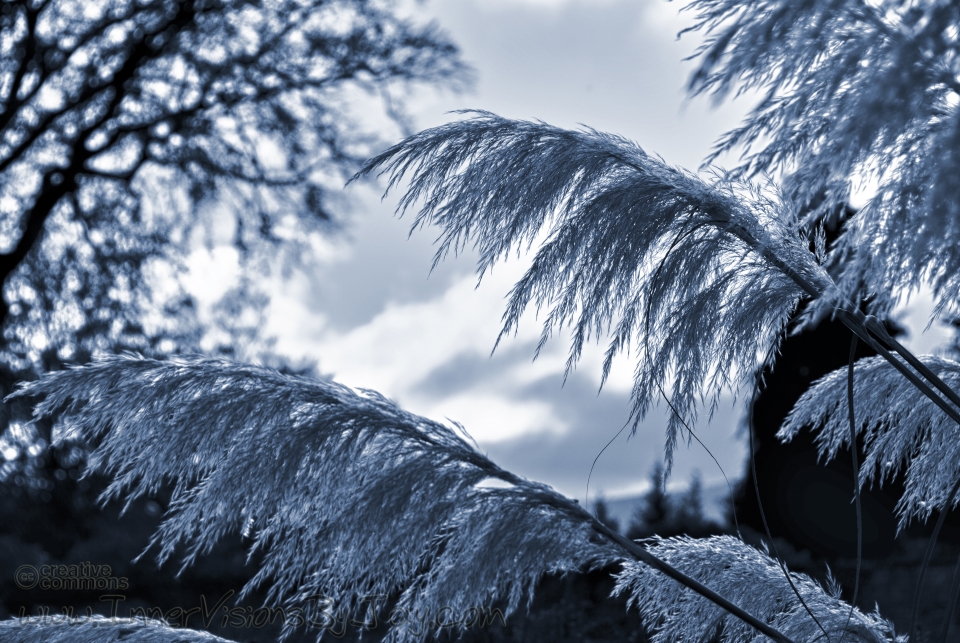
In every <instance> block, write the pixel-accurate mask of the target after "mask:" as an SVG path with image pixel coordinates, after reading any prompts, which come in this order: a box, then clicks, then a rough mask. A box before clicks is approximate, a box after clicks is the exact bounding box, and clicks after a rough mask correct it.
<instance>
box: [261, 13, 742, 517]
mask: <svg viewBox="0 0 960 643" xmlns="http://www.w3.org/2000/svg"><path fill="white" fill-rule="evenodd" d="M678 9H679V5H678V4H676V3H668V2H663V1H662V0H426V1H425V2H424V3H423V4H422V6H421V7H420V9H419V10H420V11H421V12H423V14H424V15H425V16H427V17H429V18H432V19H436V20H437V21H438V22H439V24H440V25H441V26H442V27H443V28H444V29H446V30H447V31H448V32H449V33H450V34H451V36H452V37H453V39H454V40H455V41H456V42H457V43H458V44H459V45H460V46H461V47H462V50H463V54H464V57H465V58H466V59H467V60H468V61H469V62H470V63H471V64H472V65H473V66H474V68H475V69H476V71H477V83H476V85H475V87H474V89H473V90H472V91H470V92H468V93H464V94H461V95H454V94H433V93H431V94H427V95H423V96H419V97H418V98H417V99H416V100H414V101H413V102H412V103H411V106H412V110H413V115H414V118H415V124H416V126H417V127H429V126H433V125H438V124H441V123H444V122H447V121H449V120H450V119H452V118H455V116H453V115H450V114H447V112H449V111H450V110H454V109H463V108H480V109H485V110H490V111H493V112H496V113H498V114H500V115H502V116H507V117H511V118H524V119H542V120H544V121H546V122H549V123H551V124H554V125H559V126H564V127H577V126H578V124H580V123H583V124H586V125H589V126H591V127H594V128H597V129H600V130H605V131H610V132H614V133H618V134H621V135H623V136H626V137H628V138H631V139H633V140H635V141H637V142H638V143H639V144H640V145H641V146H643V147H644V148H645V149H647V150H648V151H652V152H657V153H659V154H660V155H661V156H663V157H664V159H665V160H666V161H667V162H669V163H671V164H676V165H682V166H686V167H688V168H696V167H697V166H698V165H699V164H700V161H701V160H702V159H703V158H704V156H705V155H706V154H707V153H708V151H709V150H710V147H711V145H712V143H713V141H715V140H716V139H717V137H718V136H719V135H720V134H721V133H722V132H723V131H725V130H726V129H729V128H731V127H733V126H734V125H736V124H737V122H738V121H739V118H740V116H741V115H742V114H743V113H744V112H745V111H746V109H747V107H748V105H747V104H737V103H735V104H733V105H724V106H722V107H720V108H713V107H712V106H711V105H710V104H709V101H707V100H704V99H696V100H692V101H690V100H687V99H686V98H685V94H684V92H683V86H684V81H685V78H686V75H687V74H688V73H689V71H690V70H691V69H692V64H691V63H689V62H686V63H685V62H682V60H683V58H685V57H686V56H688V55H690V54H691V53H692V52H693V50H694V49H695V48H696V45H697V44H698V39H697V37H696V35H695V34H687V35H685V36H684V37H683V38H682V39H679V40H678V39H677V37H676V34H677V33H678V32H679V31H680V30H681V29H682V28H683V27H685V26H688V25H689V24H690V22H691V20H692V16H689V15H678ZM381 190H382V186H380V187H378V186H377V185H376V184H368V185H355V186H351V187H350V188H349V196H350V198H351V199H352V200H353V204H354V205H353V212H352V214H351V215H350V216H349V219H348V223H347V227H346V229H345V230H344V232H343V234H342V235H341V237H340V238H339V239H338V240H336V241H333V242H330V243H329V245H328V246H326V247H325V248H323V252H322V257H321V259H320V262H319V265H318V266H317V267H316V268H315V269H313V270H312V271H311V272H310V273H309V274H307V273H304V272H300V273H294V274H293V275H291V276H290V277H289V279H288V280H287V281H286V282H285V284H284V286H283V288H282V289H281V290H279V291H278V293H277V295H276V298H275V300H274V303H273V305H272V308H271V313H270V330H271V332H273V333H275V334H276V336H277V338H278V344H277V349H278V350H279V351H280V352H282V353H285V354H288V355H291V356H296V357H308V358H314V359H316V360H317V361H318V363H319V366H320V370H321V371H322V372H323V373H327V374H332V375H333V376H334V377H335V378H336V379H337V380H339V381H341V382H343V383H345V384H348V385H351V386H359V387H366V388H373V389H376V390H378V391H380V392H381V393H384V394H385V395H387V396H389V397H391V398H392V399H394V400H396V401H397V402H399V403H400V404H401V405H402V406H404V407H405V408H407V409H409V410H411V411H413V412H416V413H420V414H422V415H426V416H429V417H431V418H434V419H443V418H450V419H453V420H456V421H458V422H461V423H462V424H463V425H464V426H465V427H466V428H467V430H468V431H469V432H470V433H471V434H472V435H473V436H474V438H475V439H476V440H477V441H478V442H479V444H480V445H481V448H482V449H483V450H484V451H486V452H487V453H488V454H489V455H490V456H491V457H492V458H493V459H494V460H495V461H497V462H498V463H499V464H501V465H502V466H505V467H507V468H509V469H511V470H513V471H515V472H517V473H519V474H521V475H525V476H527V477H530V478H534V479H538V480H541V481H544V482H547V483H549V484H551V485H553V486H554V487H555V488H557V489H558V490H559V491H561V492H562V493H565V494H567V495H570V496H572V497H575V498H580V499H581V501H582V499H583V497H584V494H585V490H586V484H587V476H588V472H589V471H590V467H591V463H592V462H593V461H594V458H596V457H597V455H598V454H599V453H600V452H601V450H603V448H604V445H605V444H607V442H608V441H610V440H611V439H612V438H614V436H616V435H617V433H618V431H620V429H621V428H622V427H623V425H624V423H625V422H626V420H627V416H628V408H629V400H628V393H629V386H630V381H631V368H632V365H631V363H630V361H629V360H627V359H621V361H620V362H619V363H618V364H617V365H616V367H615V372H614V374H613V376H612V377H611V378H610V380H609V381H608V383H607V384H606V386H605V387H604V388H603V390H602V391H601V392H599V394H598V386H599V374H600V367H599V363H600V355H601V354H602V346H601V347H594V348H593V350H589V351H585V355H584V357H583V359H582V360H581V362H580V365H579V367H578V369H577V371H576V373H575V374H574V375H573V376H572V377H570V378H569V379H568V380H567V382H566V384H565V385H562V381H563V367H564V361H565V358H566V349H567V344H566V338H565V337H562V336H561V337H557V338H555V339H554V340H553V341H552V342H551V343H550V344H548V346H547V349H546V350H545V351H544V352H542V353H541V356H540V358H539V359H538V360H537V361H536V362H533V361H532V356H533V349H534V346H535V343H536V341H537V339H538V337H539V332H540V325H539V323H538V322H537V321H536V319H535V318H534V317H533V316H532V315H530V316H529V317H528V319H526V320H525V323H523V324H521V327H520V330H519V333H518V334H517V336H516V337H513V338H510V339H509V340H505V341H503V342H502V343H501V344H500V347H499V348H498V349H497V351H496V353H494V354H493V355H492V356H491V349H492V348H493V345H494V341H495V340H496V337H497V334H498V331H499V329H500V315H501V313H502V312H503V306H504V295H505V294H506V293H507V290H508V289H509V287H510V286H511V285H512V284H513V283H514V281H515V280H516V279H517V278H518V277H519V276H520V274H522V270H523V266H524V261H523V259H520V260H517V261H514V262H512V263H508V264H505V265H501V266H498V268H497V269H495V270H494V272H493V274H492V275H488V276H487V277H485V278H484V279H483V281H482V283H481V284H480V285H479V287H477V277H476V275H475V273H474V256H472V255H471V254H469V253H467V254H465V255H463V256H461V257H459V258H457V259H451V260H447V261H446V262H444V263H443V264H441V265H440V267H439V268H437V269H436V270H434V271H433V273H432V274H431V273H430V264H431V259H432V255H433V240H434V238H435V236H436V235H435V232H433V231H431V230H429V229H428V230H423V231H419V232H416V233H414V234H413V235H412V236H410V238H409V239H408V232H409V223H410V222H409V220H406V219H397V218H396V217H394V216H393V208H394V205H395V201H394V200H393V199H390V198H388V199H386V200H384V201H382V202H381V200H380V191H381ZM739 418H740V411H739V409H738V408H735V407H733V406H732V405H726V406H724V408H722V409H721V410H720V411H719V412H718V413H717V415H716V416H715V418H714V421H713V422H712V424H711V425H709V426H704V423H701V425H700V430H699V433H700V436H701V438H702V439H703V441H704V442H705V443H706V444H707V445H708V447H709V448H710V449H711V450H712V451H713V454H714V455H715V456H716V458H717V459H718V460H719V462H720V464H721V465H722V466H723V468H724V469H725V470H726V472H727V474H728V476H730V477H731V478H734V477H737V476H739V474H740V472H741V470H742V467H743V458H744V455H745V448H744V443H743V440H742V439H740V438H739V437H737V427H738V423H739ZM664 424H665V420H664V416H663V415H660V414H655V415H653V416H651V417H650V418H648V420H647V421H645V422H644V423H643V424H642V426H641V427H640V429H639V430H638V432H637V434H636V435H635V436H634V437H632V438H630V439H628V437H627V433H628V432H624V433H622V434H621V435H620V436H619V437H618V438H616V440H614V442H613V444H612V445H611V446H610V448H608V449H607V450H606V451H605V452H604V453H603V455H602V456H601V457H600V458H599V460H598V462H597V465H596V469H595V471H594V473H593V478H592V482H591V497H593V495H594V494H595V493H596V492H602V493H605V494H606V496H607V497H617V496H622V495H625V494H630V493H635V492H637V491H640V490H642V489H644V488H645V487H646V485H647V477H648V473H649V471H650V469H651V467H652V464H653V462H654V460H655V459H657V458H660V457H662V454H663V442H664V431H663V429H664ZM694 469H699V470H700V471H701V472H702V475H703V477H704V480H705V482H706V483H707V484H711V483H717V482H721V481H722V476H721V473H720V470H719V469H718V467H717V465H716V464H714V462H713V461H712V460H711V458H710V456H709V455H707V454H706V453H705V452H704V450H703V449H702V448H701V447H699V446H698V445H694V446H693V447H691V448H690V449H687V448H685V447H681V449H680V451H679V453H678V454H677V458H676V466H675V473H674V477H673V480H674V481H675V483H676V484H677V485H685V484H686V482H687V480H688V479H689V476H690V474H691V472H692V470H694Z"/></svg>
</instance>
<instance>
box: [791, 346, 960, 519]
mask: <svg viewBox="0 0 960 643" xmlns="http://www.w3.org/2000/svg"><path fill="white" fill-rule="evenodd" d="M919 359H920V360H921V361H922V362H923V363H924V364H925V365H926V366H927V367H928V368H930V370H932V371H933V372H934V373H935V374H936V375H937V376H938V377H940V378H941V379H942V380H943V381H944V382H945V383H946V384H947V385H948V386H950V387H951V388H953V389H954V390H958V389H960V363H957V362H954V361H952V360H949V359H944V358H941V357H936V356H933V355H921V356H920V358H919ZM856 374H857V376H856V380H855V383H854V396H855V397H856V400H857V418H856V419H857V422H856V430H857V435H861V434H862V435H863V448H864V454H865V455H864V461H863V464H862V466H861V467H860V485H861V487H862V486H863V485H866V484H871V483H872V482H873V481H874V480H876V481H877V482H878V483H879V484H883V483H884V482H885V481H887V480H890V479H892V478H894V477H895V476H896V475H897V474H898V473H899V472H900V471H901V470H904V469H905V470H906V490H905V492H904V494H903V497H902V498H901V499H900V501H899V502H898V503H897V508H896V510H897V514H898V516H899V518H900V523H899V528H901V529H902V528H903V527H905V526H906V525H907V524H908V523H909V521H910V520H911V519H913V518H919V519H921V520H926V519H927V518H929V517H930V514H931V513H932V512H933V511H934V510H937V511H940V510H943V509H944V506H945V505H946V504H947V501H948V499H949V497H950V493H951V489H952V488H953V486H954V484H955V483H956V481H957V480H958V478H960V428H958V426H957V423H956V422H955V421H954V420H952V419H951V418H949V417H948V416H947V415H946V414H944V413H943V412H941V411H940V409H938V408H937V407H936V406H935V405H934V404H933V403H932V402H930V400H929V399H927V398H926V397H925V396H924V395H923V393H921V392H920V391H919V390H918V389H917V388H916V387H915V386H913V385H912V384H910V382H908V381H907V380H906V379H904V378H903V377H902V376H901V375H900V374H899V373H898V372H897V371H896V370H895V369H894V368H893V367H892V366H891V365H890V364H889V363H888V362H887V361H886V360H884V359H883V358H882V357H867V358H864V359H861V360H858V361H857V363H856ZM846 377H847V369H846V367H844V368H841V369H838V370H836V371H834V372H832V373H830V374H828V375H826V376H824V377H823V378H821V379H819V380H817V381H816V382H814V384H813V385H812V386H811V387H810V388H809V389H808V390H807V391H806V392H805V393H804V394H803V395H802V396H801V397H800V400H799V401H798V402H797V404H796V406H794V407H793V410H792V411H791V412H790V415H788V416H787V419H786V420H785V421H784V425H783V427H782V428H781V429H780V431H779V433H778V434H777V437H779V438H780V439H781V440H783V441H789V440H791V439H793V437H794V436H795V435H796V434H797V433H798V432H799V431H800V430H801V429H803V428H804V427H807V428H811V430H813V431H816V432H817V436H816V438H815V441H816V444H817V447H818V449H819V451H820V456H821V457H825V458H826V459H827V460H828V461H829V460H830V459H832V458H834V457H835V456H836V454H837V452H838V451H839V450H840V449H842V448H844V447H849V446H850V428H849V425H848V418H847V415H846V404H847V400H846V384H845V378H846ZM956 505H957V498H954V499H953V505H952V506H951V507H950V508H953V507H955V506H956Z"/></svg>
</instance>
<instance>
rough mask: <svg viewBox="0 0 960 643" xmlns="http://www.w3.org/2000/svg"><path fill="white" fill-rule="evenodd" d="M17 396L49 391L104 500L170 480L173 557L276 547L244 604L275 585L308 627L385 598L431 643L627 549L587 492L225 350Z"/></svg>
mask: <svg viewBox="0 0 960 643" xmlns="http://www.w3.org/2000/svg"><path fill="white" fill-rule="evenodd" d="M17 395H21V396H23V395H28V396H40V397H42V400H41V401H39V402H38V403H37V405H36V408H35V414H36V415H37V416H38V417H44V416H54V415H59V422H58V424H57V426H56V427H55V433H54V440H55V441H59V440H63V439H65V438H68V437H69V438H70V439H76V438H80V439H83V440H86V441H88V442H89V443H92V444H95V445H97V446H96V449H95V451H94V452H93V454H92V456H91V458H90V460H89V466H90V468H91V469H92V470H96V471H100V472H103V473H105V474H107V475H110V476H113V478H114V479H113V481H112V483H111V484H110V485H109V487H108V488H107V489H106V491H105V492H104V496H103V499H104V500H106V499H111V498H116V497H118V496H121V495H124V494H125V495H126V496H127V498H128V499H131V500H132V499H133V498H135V497H138V496H140V495H142V494H146V493H150V492H153V491H156V490H157V489H158V488H159V487H160V486H161V485H164V484H168V483H173V485H174V492H173V498H172V501H171V504H170V510H169V512H168V514H167V516H166V517H165V519H164V521H163V523H162V524H161V526H160V527H159V529H158V532H157V534H156V535H155V536H154V540H153V542H152V544H155V545H158V546H159V559H160V561H164V560H166V559H167V558H169V557H170V556H171V555H173V554H174V553H175V550H176V549H177V546H178V545H185V547H186V549H185V555H184V565H185V566H186V565H188V564H190V563H191V562H192V561H193V560H194V558H195V557H196V556H197V555H199V554H201V553H206V552H209V551H210V549H211V548H212V547H213V545H214V544H215V543H216V542H217V540H218V539H220V538H222V537H224V536H226V535H228V534H231V533H238V534H239V533H243V534H245V535H249V536H251V537H252V538H253V549H254V550H263V552H264V557H263V563H262V567H261V569H260V570H259V571H258V573H257V574H256V576H255V577H254V578H253V579H252V580H251V581H250V583H249V584H248V585H247V586H246V587H245V588H244V592H243V593H242V594H241V596H243V595H245V594H246V593H247V592H249V591H250V590H251V589H253V588H254V587H257V586H259V585H260V584H266V585H267V586H268V598H267V601H268V603H270V604H271V605H274V606H284V607H288V608H299V609H300V610H302V613H303V614H304V619H305V621H306V622H313V623H318V622H319V623H323V622H325V621H324V619H325V618H327V619H329V615H330V610H331V609H334V610H336V611H337V613H338V614H345V615H346V617H347V618H350V617H355V618H356V620H357V621H359V622H364V619H365V618H366V617H367V615H368V614H369V610H370V609H371V608H374V609H376V608H378V607H380V608H383V606H384V604H385V602H386V601H387V599H388V597H389V598H390V599H395V600H396V608H395V609H394V610H393V614H392V615H391V616H392V617H393V619H392V620H393V621H394V623H395V626H394V627H393V628H392V629H391V632H390V634H389V640H391V641H393V640H398V641H399V640H421V639H423V638H425V637H426V636H428V635H429V631H424V630H428V629H429V627H430V626H428V625H427V624H428V623H430V621H431V620H432V621H434V622H436V621H437V620H438V619H439V620H440V621H441V622H442V623H444V624H446V625H448V626H449V625H451V624H452V623H457V624H459V625H460V627H463V628H466V627H470V626H471V625H473V624H475V623H476V621H477V619H478V618H479V617H480V616H482V610H490V609H492V608H493V607H494V606H499V607H502V608H503V613H504V614H505V615H509V614H510V613H511V612H512V611H513V610H514V609H516V608H517V606H518V605H519V604H520V603H521V601H522V600H523V599H524V598H527V600H529V599H530V598H531V597H532V596H531V593H532V591H533V587H534V585H535V584H536V582H537V580H538V579H539V578H540V577H541V576H542V575H543V574H545V573H555V572H556V573H562V572H567V571H574V570H581V569H590V568H596V567H600V566H603V565H606V564H609V563H611V562H613V561H616V560H619V559H620V558H622V557H623V556H624V555H625V552H623V550H622V549H621V548H619V546H617V545H616V544H614V543H612V542H610V541H609V540H606V539H604V538H602V537H601V536H600V535H598V534H597V532H596V531H595V530H594V529H593V523H594V521H593V518H592V517H591V516H590V515H589V514H588V513H587V512H586V511H584V510H583V509H582V508H580V507H579V505H577V504H576V503H574V502H573V501H571V500H568V499H567V498H565V497H563V496H561V495H559V494H558V493H556V492H555V491H553V490H552V489H550V488H549V487H547V486H546V485H542V484H538V483H535V482H530V481H527V480H525V479H523V478H520V477H518V476H516V475H514V474H512V473H510V472H508V471H504V470H503V469H501V468H499V467H498V466H497V465H495V464H494V463H493V462H491V461H490V460H489V459H487V458H486V457H485V456H484V455H482V454H481V453H479V452H478V451H477V450H476V448H474V447H473V446H471V445H470V444H469V443H468V442H467V441H466V440H465V439H464V438H463V437H461V436H460V435H459V434H458V433H456V432H455V431H454V430H453V429H451V428H449V427H447V426H445V425H442V424H439V423H436V422H433V421H431V420H428V419H426V418H422V417H419V416H416V415H413V414H411V413H407V412H405V411H403V410H402V409H400V408H398V407H397V406H396V405H395V404H393V403H392V402H390V401H389V400H387V399H385V398H383V397H382V396H380V395H379V394H377V393H375V392H373V391H366V390H361V391H359V392H357V391H354V390H352V389H349V388H347V387H345V386H342V385H339V384H336V383H333V382H329V381H323V380H310V379H305V378H300V377H292V376H285V375H281V374H279V373H276V372H274V371H271V370H268V369H264V368H260V367H255V366H242V365H237V364H232V363H229V362H225V361H221V360H213V359H200V358H190V359H178V360H171V361H166V362H159V361H154V360H147V359H136V358H131V357H115V358H110V359H106V360H104V361H102V362H100V363H97V364H94V365H90V366H86V367H81V368H74V369H70V370H67V371H61V372H57V373H51V374H48V375H46V376H44V377H43V378H42V379H41V380H39V381H37V382H34V383H31V384H28V385H26V386H24V387H23V388H22V389H20V391H19V392H18V393H17ZM490 479H493V480H498V481H500V482H501V484H500V486H493V485H490V484H489V483H488V482H487V483H485V481H489V480H490ZM504 483H505V484H504ZM371 600H373V604H371ZM340 610H342V612H340ZM286 625H287V626H290V623H289V622H288V623H287V624H286ZM433 627H438V628H439V625H434V626H433ZM287 631H288V632H289V631H290V630H289V629H288V630H287ZM322 633H323V630H322V629H321V630H320V634H322Z"/></svg>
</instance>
